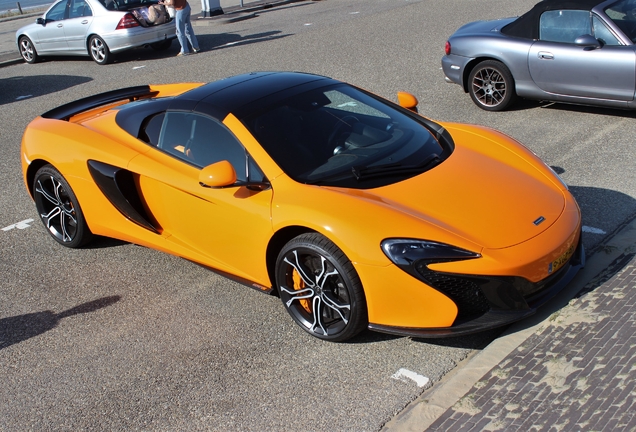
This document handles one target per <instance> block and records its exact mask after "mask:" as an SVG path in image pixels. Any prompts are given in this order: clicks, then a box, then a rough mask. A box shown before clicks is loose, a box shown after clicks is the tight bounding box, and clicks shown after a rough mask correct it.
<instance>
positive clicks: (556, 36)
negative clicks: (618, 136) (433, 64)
mask: <svg viewBox="0 0 636 432" xmlns="http://www.w3.org/2000/svg"><path fill="white" fill-rule="evenodd" d="M635 42H636V0H618V1H617V0H608V1H606V0H602V1H600V0H577V1H572V0H543V1H541V2H540V3H538V4H537V5H535V6H534V7H533V8H532V9H531V10H530V11H529V12H527V13H525V14H524V15H522V16H520V17H518V18H507V19H500V20H494V21H477V22H473V23H470V24H466V25H464V26H463V27H461V28H460V29H459V30H457V31H456V32H455V33H454V34H453V35H452V36H451V37H450V38H449V39H448V41H447V42H446V47H445V53H446V55H445V56H444V57H443V58H442V69H443V71H444V74H445V76H446V81H448V82H451V83H456V84H459V85H461V86H462V88H463V89H464V91H465V92H467V93H469V94H470V96H471V98H472V99H473V101H474V102H475V104H476V105H477V106H478V107H480V108H482V109H485V110H488V111H501V110H504V109H506V108H508V107H509V106H510V105H511V104H512V103H513V102H514V101H515V99H516V98H517V97H522V98H528V99H536V100H545V101H554V102H563V103H572V104H583V105H596V106H604V107H613V108H622V109H635V108H636V101H635V100H634V92H635V90H636V45H634V44H635Z"/></svg>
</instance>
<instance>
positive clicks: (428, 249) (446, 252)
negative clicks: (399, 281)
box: [381, 239, 481, 268]
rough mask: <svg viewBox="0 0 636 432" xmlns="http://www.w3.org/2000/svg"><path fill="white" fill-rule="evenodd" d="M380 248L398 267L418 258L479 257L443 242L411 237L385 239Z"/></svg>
mask: <svg viewBox="0 0 636 432" xmlns="http://www.w3.org/2000/svg"><path fill="white" fill-rule="evenodd" d="M381 245H382V250H383V251H384V253H385V254H386V256H387V257H389V259H390V260H391V261H393V262H394V263H395V264H396V265H398V266H399V267H402V268H404V267H405V266H409V267H410V266H412V265H413V264H414V263H416V262H417V261H420V260H424V261H426V263H427V264H432V263H434V262H438V263H439V262H448V261H459V260H465V259H471V258H479V257H480V256H481V255H479V254H478V253H475V252H470V251H467V250H465V249H460V248H458V247H455V246H451V245H447V244H444V243H435V242H432V241H426V240H413V239H386V240H384V241H382V243H381Z"/></svg>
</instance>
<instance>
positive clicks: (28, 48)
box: [18, 36, 40, 64]
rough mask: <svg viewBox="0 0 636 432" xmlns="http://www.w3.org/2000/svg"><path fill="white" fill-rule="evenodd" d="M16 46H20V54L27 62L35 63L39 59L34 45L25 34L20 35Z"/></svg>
mask: <svg viewBox="0 0 636 432" xmlns="http://www.w3.org/2000/svg"><path fill="white" fill-rule="evenodd" d="M18 46H19V47H20V55H21V56H22V58H23V59H24V61H25V62H27V63H31V64H33V63H37V62H38V61H39V60H40V56H39V55H38V53H37V51H36V50H35V47H34V46H33V42H31V39H29V38H28V37H26V36H22V37H21V38H20V39H19V41H18Z"/></svg>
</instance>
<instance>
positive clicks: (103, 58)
mask: <svg viewBox="0 0 636 432" xmlns="http://www.w3.org/2000/svg"><path fill="white" fill-rule="evenodd" d="M89 48H90V54H91V57H92V59H93V60H95V63H97V64H100V65H103V64H106V63H108V62H109V61H110V57H111V54H110V50H109V49H108V45H106V42H104V41H103V40H102V38H100V37H98V36H93V37H91V40H90V42H89Z"/></svg>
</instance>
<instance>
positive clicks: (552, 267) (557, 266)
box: [548, 245, 574, 274]
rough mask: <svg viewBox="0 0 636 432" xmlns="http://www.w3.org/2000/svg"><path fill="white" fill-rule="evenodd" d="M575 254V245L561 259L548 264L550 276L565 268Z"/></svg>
mask: <svg viewBox="0 0 636 432" xmlns="http://www.w3.org/2000/svg"><path fill="white" fill-rule="evenodd" d="M573 253H574V245H571V246H570V247H569V248H568V250H566V251H565V252H564V253H563V254H562V255H561V256H560V257H558V258H557V259H555V260H554V261H552V262H551V263H550V264H548V274H551V273H552V272H554V271H557V270H558V269H560V268H561V267H563V264H565V263H566V262H568V260H569V259H570V257H571V256H572V254H573Z"/></svg>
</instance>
